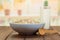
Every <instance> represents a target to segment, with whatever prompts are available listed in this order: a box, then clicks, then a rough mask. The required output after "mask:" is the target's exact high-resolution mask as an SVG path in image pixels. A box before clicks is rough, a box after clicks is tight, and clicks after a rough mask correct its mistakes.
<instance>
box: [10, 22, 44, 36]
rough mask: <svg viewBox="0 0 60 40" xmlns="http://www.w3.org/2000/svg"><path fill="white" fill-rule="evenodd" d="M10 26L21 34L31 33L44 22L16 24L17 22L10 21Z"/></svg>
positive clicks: (42, 25)
mask: <svg viewBox="0 0 60 40" xmlns="http://www.w3.org/2000/svg"><path fill="white" fill-rule="evenodd" d="M10 27H12V29H13V30H15V31H16V32H18V33H19V34H21V35H33V34H35V33H36V32H37V30H38V29H39V28H42V27H44V24H43V23H42V24H17V23H10Z"/></svg>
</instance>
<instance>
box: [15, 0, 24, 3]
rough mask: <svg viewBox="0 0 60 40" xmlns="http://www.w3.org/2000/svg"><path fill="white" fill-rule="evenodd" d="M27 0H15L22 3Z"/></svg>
mask: <svg viewBox="0 0 60 40" xmlns="http://www.w3.org/2000/svg"><path fill="white" fill-rule="evenodd" d="M24 1H25V0H15V3H22V2H24Z"/></svg>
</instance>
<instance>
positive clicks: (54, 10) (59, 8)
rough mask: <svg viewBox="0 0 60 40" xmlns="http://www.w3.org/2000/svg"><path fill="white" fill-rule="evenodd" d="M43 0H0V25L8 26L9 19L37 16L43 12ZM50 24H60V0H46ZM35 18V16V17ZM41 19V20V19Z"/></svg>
mask: <svg viewBox="0 0 60 40" xmlns="http://www.w3.org/2000/svg"><path fill="white" fill-rule="evenodd" d="M44 1H45V0H0V26H9V23H10V22H12V21H11V20H13V21H14V20H16V19H17V18H18V19H21V18H26V17H34V18H35V17H37V18H39V19H40V17H41V16H40V15H41V14H42V12H43V8H42V7H43V3H44ZM48 3H49V4H48V5H49V10H50V14H51V19H50V24H51V26H60V0H48ZM35 19H36V18H35ZM42 21H43V20H42Z"/></svg>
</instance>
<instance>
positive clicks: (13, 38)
mask: <svg viewBox="0 0 60 40" xmlns="http://www.w3.org/2000/svg"><path fill="white" fill-rule="evenodd" d="M54 28H55V29H56V30H58V31H60V27H54ZM0 40H60V35H58V34H52V35H44V36H36V35H33V36H21V35H18V33H17V32H15V31H13V30H12V28H10V27H0Z"/></svg>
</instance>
